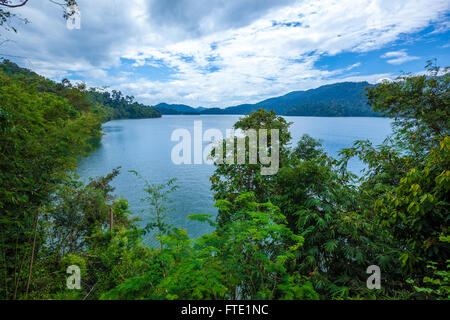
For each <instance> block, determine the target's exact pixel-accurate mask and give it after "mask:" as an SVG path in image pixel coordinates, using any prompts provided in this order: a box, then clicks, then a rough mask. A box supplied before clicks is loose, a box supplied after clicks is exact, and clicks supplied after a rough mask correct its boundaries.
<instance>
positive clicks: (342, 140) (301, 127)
mask: <svg viewBox="0 0 450 320" xmlns="http://www.w3.org/2000/svg"><path fill="white" fill-rule="evenodd" d="M240 117H241V116H235V115H202V116H193V115H189V116H188V115H186V116H184V115H173V116H170V115H168V116H163V117H162V118H157V119H140V120H114V121H110V122H108V123H105V124H104V125H103V131H104V133H105V135H104V136H103V138H102V141H101V145H100V147H99V148H98V149H97V150H95V151H94V152H92V153H91V154H90V155H89V157H87V158H84V159H81V160H80V163H79V167H78V170H77V173H78V174H79V175H80V176H81V178H82V179H83V180H85V181H87V180H88V178H89V177H97V176H101V175H106V174H108V173H109V172H111V171H112V170H113V169H114V168H116V167H118V166H121V167H122V169H121V173H120V175H119V176H118V177H117V178H116V179H115V180H114V181H113V183H112V184H113V186H114V187H115V188H116V190H115V194H116V195H117V196H123V197H125V198H126V199H127V200H128V202H129V204H130V209H131V211H133V212H134V213H135V214H136V215H138V216H139V217H140V218H141V219H142V220H143V222H142V223H143V224H145V223H146V221H147V217H148V212H146V211H145V209H146V208H147V207H148V206H147V205H146V204H145V203H144V202H142V201H140V199H142V198H143V197H144V196H145V194H144V192H143V191H142V189H143V187H144V181H142V180H141V179H138V178H137V177H136V176H135V175H134V174H132V173H130V172H128V170H136V171H138V172H139V173H140V174H141V175H142V176H143V177H144V178H145V179H147V180H148V181H149V182H151V183H163V182H166V181H167V180H168V179H170V178H177V184H178V185H179V187H180V188H179V189H178V190H177V191H175V192H174V193H173V194H172V200H173V203H172V204H171V207H172V212H170V213H169V214H170V221H169V222H170V223H172V224H174V225H176V226H179V227H182V228H186V230H187V231H188V233H189V234H190V236H191V237H199V236H201V235H202V234H204V233H207V232H210V231H211V228H210V227H209V226H208V225H207V224H202V223H199V222H194V221H190V220H189V219H187V218H186V216H187V215H189V214H216V210H215V208H214V207H213V203H214V201H213V196H212V193H211V191H210V182H209V177H210V176H211V174H212V173H213V171H214V166H213V165H207V164H202V165H184V164H181V165H175V164H173V163H172V161H171V151H172V148H173V147H174V146H175V145H176V144H177V142H173V141H171V139H170V138H171V134H172V132H173V131H174V130H175V129H179V128H185V129H188V130H189V131H190V132H191V135H192V136H193V133H194V130H193V129H194V121H196V120H201V121H202V124H203V132H204V131H205V130H207V129H209V128H217V129H220V130H221V131H222V133H223V134H224V135H225V130H226V129H231V128H232V126H233V124H234V123H235V122H236V121H237V120H238V119H239V118H240ZM285 118H286V120H287V121H290V122H293V124H292V125H291V134H292V138H293V141H292V145H294V144H295V143H296V142H297V141H298V140H299V139H300V137H301V136H302V135H303V134H305V133H307V134H309V135H311V136H312V137H313V138H316V139H321V140H322V143H323V146H324V148H325V150H326V151H327V152H328V153H329V154H330V155H331V156H337V154H338V153H339V151H340V150H341V149H342V148H347V147H350V146H352V144H353V142H354V141H355V140H362V139H369V140H371V141H372V142H373V143H375V144H378V143H381V142H382V141H383V140H384V139H385V138H386V136H387V135H388V134H390V132H391V120H390V119H384V118H325V117H285ZM349 167H350V169H351V170H352V171H353V172H359V170H360V169H361V168H362V165H361V163H359V162H358V161H356V160H354V161H352V162H351V163H350V164H349Z"/></svg>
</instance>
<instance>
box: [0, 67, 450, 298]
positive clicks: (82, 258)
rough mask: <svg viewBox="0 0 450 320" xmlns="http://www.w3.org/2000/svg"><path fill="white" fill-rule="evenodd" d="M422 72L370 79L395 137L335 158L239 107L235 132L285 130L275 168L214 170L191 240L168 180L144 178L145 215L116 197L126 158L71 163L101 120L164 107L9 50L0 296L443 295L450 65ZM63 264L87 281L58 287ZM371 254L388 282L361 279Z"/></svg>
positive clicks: (377, 106)
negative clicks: (50, 76) (81, 170)
mask: <svg viewBox="0 0 450 320" xmlns="http://www.w3.org/2000/svg"><path fill="white" fill-rule="evenodd" d="M428 69H429V70H428V73H427V74H425V75H405V76H402V77H400V78H398V79H397V80H396V81H389V82H387V81H386V82H383V83H381V84H379V85H377V86H371V87H369V88H367V89H366V96H367V101H368V104H369V105H370V106H371V108H372V110H373V111H374V112H376V113H379V114H381V115H383V116H385V117H390V118H392V119H393V123H394V124H393V128H394V133H393V134H392V135H391V136H390V137H389V138H387V139H386V140H385V141H384V143H382V144H381V145H372V144H371V143H370V142H369V141H355V142H354V145H353V147H351V148H348V149H344V150H342V151H341V152H340V155H339V157H337V158H336V159H335V158H332V157H330V156H329V155H328V154H327V153H326V152H325V151H324V150H323V148H322V146H321V144H320V142H319V141H316V140H314V139H313V138H312V137H310V136H307V135H304V136H303V137H302V139H301V140H300V141H299V142H298V143H297V144H296V145H293V146H291V144H290V141H291V134H290V131H289V126H290V123H289V122H287V121H286V120H285V119H284V118H283V117H281V116H278V115H277V114H275V112H273V111H266V110H263V109H259V110H257V111H254V112H251V113H250V114H248V115H245V116H243V117H241V118H240V119H239V121H237V122H236V123H235V124H234V127H235V128H236V129H238V128H239V129H243V130H246V129H249V128H252V129H279V130H280V170H279V172H278V173H277V174H276V175H273V176H263V175H261V174H260V171H261V164H243V165H229V164H220V165H216V167H215V172H214V174H213V175H212V176H211V177H210V181H211V189H212V191H213V193H214V198H215V207H216V208H217V210H218V215H217V216H216V217H215V216H214V215H204V214H202V215H199V214H193V215H190V216H189V218H190V219H193V220H196V221H200V222H203V223H205V224H209V225H211V226H213V227H214V231H213V232H211V233H208V234H205V235H203V236H201V237H200V238H197V239H193V238H190V237H189V235H188V234H187V232H186V230H184V229H181V228H179V227H177V226H175V225H170V224H169V223H168V222H167V217H168V215H170V210H169V208H170V201H171V193H172V191H174V190H175V189H176V188H177V184H176V179H174V178H176V177H171V178H173V179H168V180H167V182H166V183H165V184H161V185H159V184H152V183H151V182H146V184H145V189H144V191H145V193H146V198H145V201H146V204H147V214H148V215H149V216H151V217H152V219H151V222H150V223H148V224H146V225H142V224H141V223H140V222H139V220H138V219H137V218H135V217H134V215H133V213H132V212H131V211H130V210H129V207H128V202H127V200H126V199H123V198H115V197H114V196H113V193H114V188H113V187H112V186H111V181H113V179H114V178H115V177H116V176H117V175H118V174H119V172H120V168H117V169H115V170H113V171H112V172H111V173H110V174H108V175H106V176H104V177H98V178H92V179H91V180H90V181H89V182H88V183H82V182H80V181H79V180H78V179H77V176H76V175H74V174H73V171H74V169H75V168H76V166H77V160H78V159H79V158H80V157H83V156H86V155H88V154H89V152H90V151H91V150H93V149H95V148H96V146H97V144H98V141H99V139H100V138H101V136H102V131H101V124H102V123H103V122H105V121H108V120H110V119H122V118H148V117H159V116H161V115H160V113H159V112H158V111H156V110H155V109H153V108H150V107H146V106H144V105H142V104H139V103H137V102H134V98H133V97H129V96H125V97H124V96H123V95H122V93H120V92H118V91H112V94H111V93H109V92H107V91H106V90H101V89H89V88H87V87H86V86H85V85H84V84H72V83H70V82H69V81H67V80H63V81H62V82H61V83H57V82H54V81H51V80H47V79H45V78H43V77H40V76H38V75H37V74H35V73H33V72H31V71H29V70H26V69H22V68H19V67H18V66H17V65H15V64H13V63H11V62H9V61H7V60H4V61H3V62H2V64H1V65H0V167H1V169H0V212H1V215H0V298H1V299H79V300H96V299H225V300H226V299H289V300H290V299H337V300H341V299H350V300H358V299H433V300H434V299H449V298H450V280H449V277H450V270H449V266H450V260H449V259H448V258H449V256H450V255H449V254H450V252H449V251H450V235H449V214H448V213H449V209H450V208H449V194H450V192H449V191H450V190H449V189H450V169H449V164H450V137H449V133H450V132H449V131H450V123H449V122H450V117H449V111H450V96H449V80H450V73H448V72H447V70H442V69H439V68H438V67H435V66H432V65H428ZM269 148H270V147H269ZM352 158H358V159H360V160H361V161H362V162H364V164H365V166H366V169H365V172H364V174H363V175H362V176H360V177H359V176H356V175H355V174H353V173H351V172H350V171H349V170H347V163H348V161H349V160H350V159H352ZM136 170H137V172H135V173H136V179H142V178H141V177H140V175H139V172H138V171H139V168H136ZM186 196H189V195H188V194H186ZM111 208H112V211H111ZM213 209H214V208H211V211H212V212H213ZM111 212H112V213H113V223H111ZM149 238H153V239H155V240H156V243H157V245H156V246H153V247H152V246H148V245H146V243H147V241H146V240H148V239H149ZM71 265H78V266H79V267H80V269H81V289H80V290H70V289H68V288H67V286H66V279H67V277H68V274H67V273H66V270H67V267H68V266H71ZM370 265H377V266H379V267H380V269H381V279H382V280H381V289H375V290H371V289H368V288H367V286H366V280H367V278H368V277H369V274H368V273H367V268H368V266H370Z"/></svg>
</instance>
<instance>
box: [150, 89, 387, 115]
mask: <svg viewBox="0 0 450 320" xmlns="http://www.w3.org/2000/svg"><path fill="white" fill-rule="evenodd" d="M371 86H373V85H372V84H370V83H368V82H340V83H335V84H329V85H324V86H321V87H319V88H316V89H310V90H306V91H293V92H290V93H288V94H286V95H284V96H280V97H275V98H270V99H266V100H263V101H260V102H258V103H255V104H241V105H238V106H231V107H227V108H224V109H220V108H203V107H198V108H193V107H190V106H187V105H184V104H167V103H160V104H158V105H156V106H153V107H154V108H156V109H158V110H159V111H161V113H162V114H163V115H164V114H248V113H250V112H252V111H255V110H258V109H265V110H274V111H275V112H276V113H277V114H279V115H287V116H322V117H368V116H372V117H373V116H379V114H377V113H375V112H374V111H373V110H372V109H371V108H370V106H369V105H368V104H367V99H366V97H365V95H364V89H365V88H367V87H371Z"/></svg>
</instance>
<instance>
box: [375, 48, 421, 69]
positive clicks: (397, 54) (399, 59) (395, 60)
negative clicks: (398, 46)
mask: <svg viewBox="0 0 450 320" xmlns="http://www.w3.org/2000/svg"><path fill="white" fill-rule="evenodd" d="M381 58H383V59H388V60H387V61H386V62H387V63H390V64H395V65H397V64H402V63H405V62H408V61H413V60H417V59H420V57H414V56H409V55H408V53H407V52H406V50H399V51H390V52H386V53H385V54H383V55H382V56H381Z"/></svg>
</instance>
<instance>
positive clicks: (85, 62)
mask: <svg viewBox="0 0 450 320" xmlns="http://www.w3.org/2000/svg"><path fill="white" fill-rule="evenodd" d="M78 2H79V6H80V10H81V28H80V29H79V30H70V29H68V28H67V27H66V22H65V20H64V19H63V18H62V11H61V10H62V9H61V8H60V7H59V6H57V5H55V4H52V3H51V2H50V1H48V0H29V4H27V6H25V7H22V8H18V9H15V11H14V12H15V13H17V14H20V16H22V17H24V18H27V19H28V20H30V23H29V24H27V25H22V24H20V23H19V22H18V21H17V22H16V23H15V25H16V26H17V28H18V33H17V34H14V33H11V32H5V31H4V30H0V43H2V44H1V45H0V56H2V55H3V56H5V57H7V58H9V59H11V60H13V61H15V62H16V63H18V64H19V65H21V66H24V67H28V68H30V69H32V70H34V71H36V72H38V73H40V74H42V75H45V76H47V77H49V78H52V79H54V80H61V79H62V78H68V79H71V80H81V81H85V82H86V83H87V84H88V85H90V86H104V85H106V86H110V87H111V88H116V89H120V90H121V91H122V92H124V93H125V94H128V95H134V96H135V97H136V99H137V100H138V101H140V102H143V103H146V104H150V105H153V104H156V103H159V102H163V101H164V102H168V103H184V104H189V105H192V106H205V107H226V106H229V105H235V104H240V103H254V102H257V101H260V100H262V99H265V98H269V97H273V96H278V95H282V94H285V93H288V92H290V91H294V90H305V89H310V88H315V87H318V86H320V85H323V84H327V83H333V82H339V81H362V80H367V81H369V82H377V81H379V80H380V79H384V78H394V77H395V76H397V75H399V74H400V73H401V72H412V73H415V72H420V71H422V70H423V68H424V65H425V63H426V60H429V59H434V58H436V59H437V62H438V64H439V65H441V66H449V65H450V2H449V1H448V0H414V1H404V0H336V1H333V0H299V1H296V0H127V1H125V0H95V1H92V0H78ZM6 39H8V40H9V41H7V42H3V40H6Z"/></svg>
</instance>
